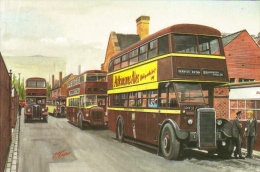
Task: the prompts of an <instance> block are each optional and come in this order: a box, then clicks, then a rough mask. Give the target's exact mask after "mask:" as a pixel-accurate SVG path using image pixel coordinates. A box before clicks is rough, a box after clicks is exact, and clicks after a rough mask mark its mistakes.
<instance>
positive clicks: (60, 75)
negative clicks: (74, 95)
mask: <svg viewBox="0 0 260 172" xmlns="http://www.w3.org/2000/svg"><path fill="white" fill-rule="evenodd" d="M59 77H60V78H59V81H60V87H61V85H62V72H60V74H59Z"/></svg>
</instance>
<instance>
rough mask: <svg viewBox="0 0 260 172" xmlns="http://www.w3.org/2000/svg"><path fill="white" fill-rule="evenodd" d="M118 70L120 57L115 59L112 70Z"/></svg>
mask: <svg viewBox="0 0 260 172" xmlns="http://www.w3.org/2000/svg"><path fill="white" fill-rule="evenodd" d="M118 69H120V57H117V58H116V59H115V60H114V70H118Z"/></svg>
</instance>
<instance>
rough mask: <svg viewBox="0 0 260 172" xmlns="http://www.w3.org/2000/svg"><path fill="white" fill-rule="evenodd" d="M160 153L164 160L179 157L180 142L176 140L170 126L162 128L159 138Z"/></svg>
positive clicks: (166, 125)
mask: <svg viewBox="0 0 260 172" xmlns="http://www.w3.org/2000/svg"><path fill="white" fill-rule="evenodd" d="M160 145H161V151H162V154H163V156H164V158H166V159H169V160H171V159H178V158H179V156H180V141H179V140H177V138H176V135H175V132H174V130H173V127H172V126H171V124H169V123H167V124H165V125H164V126H163V129H162V134H161V138H160Z"/></svg>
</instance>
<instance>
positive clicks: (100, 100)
mask: <svg viewBox="0 0 260 172" xmlns="http://www.w3.org/2000/svg"><path fill="white" fill-rule="evenodd" d="M97 102H98V106H99V107H102V108H103V109H104V111H105V112H106V111H107V106H106V104H107V103H106V102H107V96H97Z"/></svg>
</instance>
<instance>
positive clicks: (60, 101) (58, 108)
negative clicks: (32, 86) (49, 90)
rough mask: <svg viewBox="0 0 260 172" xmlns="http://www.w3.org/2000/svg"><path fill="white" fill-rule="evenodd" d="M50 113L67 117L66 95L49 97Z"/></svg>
mask: <svg viewBox="0 0 260 172" xmlns="http://www.w3.org/2000/svg"><path fill="white" fill-rule="evenodd" d="M47 107H48V113H49V114H51V115H53V116H55V117H56V118H57V117H66V96H58V97H50V98H48V99H47Z"/></svg>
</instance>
